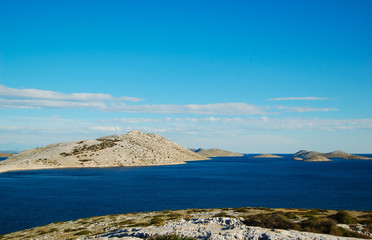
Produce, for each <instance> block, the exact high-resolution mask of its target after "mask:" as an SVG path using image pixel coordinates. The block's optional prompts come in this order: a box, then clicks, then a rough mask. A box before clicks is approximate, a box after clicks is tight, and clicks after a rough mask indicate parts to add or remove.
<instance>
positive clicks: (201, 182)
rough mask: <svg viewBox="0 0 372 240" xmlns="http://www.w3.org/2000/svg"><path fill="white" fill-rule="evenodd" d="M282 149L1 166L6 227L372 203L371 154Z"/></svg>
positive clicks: (1, 225)
mask: <svg viewBox="0 0 372 240" xmlns="http://www.w3.org/2000/svg"><path fill="white" fill-rule="evenodd" d="M283 156H285V158H282V159H255V158H249V156H244V157H217V158H213V159H212V160H207V161H195V162H189V163H188V164H185V165H174V166H155V167H130V168H125V167H122V168H100V169H99V168H94V169H58V170H57V169H56V170H32V171H19V172H8V173H1V174H0V234H5V233H8V232H13V231H17V230H21V229H26V228H31V227H35V226H40V225H44V224H48V223H51V222H56V221H67V220H74V219H78V218H85V217H91V216H99V215H107V214H117V213H128V212H143V211H154V210H165V209H186V208H216V207H245V206H251V207H259V206H262V207H272V208H275V207H283V208H322V209H350V210H372V187H371V186H372V160H342V159H334V160H333V161H332V162H301V161H295V160H292V159H291V155H283ZM365 156H372V155H365Z"/></svg>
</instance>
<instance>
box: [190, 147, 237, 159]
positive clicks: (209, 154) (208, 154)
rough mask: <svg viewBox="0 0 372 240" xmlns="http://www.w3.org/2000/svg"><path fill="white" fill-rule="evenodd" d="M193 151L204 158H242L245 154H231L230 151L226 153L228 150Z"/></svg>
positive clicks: (200, 149) (201, 149)
mask: <svg viewBox="0 0 372 240" xmlns="http://www.w3.org/2000/svg"><path fill="white" fill-rule="evenodd" d="M193 151H194V152H196V153H197V154H199V155H202V156H204V157H230V156H239V157H241V156H243V154H241V153H237V152H230V151H226V150H223V149H218V148H211V149H203V148H199V149H195V150H193Z"/></svg>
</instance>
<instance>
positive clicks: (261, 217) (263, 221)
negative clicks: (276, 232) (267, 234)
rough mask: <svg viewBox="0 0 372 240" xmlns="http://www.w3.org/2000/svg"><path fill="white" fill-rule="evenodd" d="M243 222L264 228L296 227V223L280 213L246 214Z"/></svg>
mask: <svg viewBox="0 0 372 240" xmlns="http://www.w3.org/2000/svg"><path fill="white" fill-rule="evenodd" d="M243 223H244V224H245V225H247V226H258V227H264V228H280V229H298V225H297V224H296V223H293V222H292V221H291V220H289V219H288V218H287V217H286V216H284V215H283V214H282V213H270V214H258V215H253V216H248V217H247V218H246V219H245V220H244V221H243Z"/></svg>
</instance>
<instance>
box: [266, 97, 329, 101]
mask: <svg viewBox="0 0 372 240" xmlns="http://www.w3.org/2000/svg"><path fill="white" fill-rule="evenodd" d="M327 99H329V98H328V97H279V98H269V100H270V101H295V100H327Z"/></svg>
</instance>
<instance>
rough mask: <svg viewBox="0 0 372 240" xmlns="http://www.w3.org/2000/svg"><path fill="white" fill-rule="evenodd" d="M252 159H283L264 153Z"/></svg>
mask: <svg viewBox="0 0 372 240" xmlns="http://www.w3.org/2000/svg"><path fill="white" fill-rule="evenodd" d="M252 158H283V157H282V156H278V155H273V154H269V153H264V154H261V155H257V156H253V157H252Z"/></svg>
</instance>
